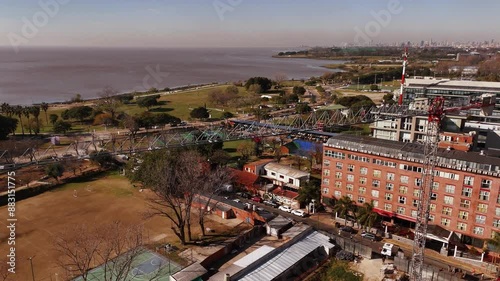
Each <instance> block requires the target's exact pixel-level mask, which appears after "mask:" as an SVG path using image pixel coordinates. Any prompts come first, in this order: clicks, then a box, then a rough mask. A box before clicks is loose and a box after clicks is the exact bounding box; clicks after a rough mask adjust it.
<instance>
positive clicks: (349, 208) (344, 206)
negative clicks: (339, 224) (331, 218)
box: [333, 196, 356, 225]
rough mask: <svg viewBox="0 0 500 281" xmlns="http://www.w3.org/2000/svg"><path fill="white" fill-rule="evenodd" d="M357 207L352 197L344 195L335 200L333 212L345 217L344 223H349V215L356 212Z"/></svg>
mask: <svg viewBox="0 0 500 281" xmlns="http://www.w3.org/2000/svg"><path fill="white" fill-rule="evenodd" d="M355 208H356V205H355V204H354V201H352V200H351V198H349V197H347V196H344V197H341V198H340V199H338V200H337V202H335V205H334V206H333V212H334V213H337V216H339V217H341V218H344V223H345V224H346V225H347V216H348V215H349V214H350V213H354V210H355Z"/></svg>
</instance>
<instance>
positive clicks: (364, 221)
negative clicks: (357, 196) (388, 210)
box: [358, 201, 379, 229]
mask: <svg viewBox="0 0 500 281" xmlns="http://www.w3.org/2000/svg"><path fill="white" fill-rule="evenodd" d="M374 208H375V206H374V205H373V201H371V202H370V203H368V202H365V203H364V204H363V206H362V207H361V208H358V221H359V223H360V224H361V225H362V226H364V227H366V228H368V229H369V228H371V227H372V226H373V225H374V224H375V223H376V222H377V221H378V219H379V216H378V214H377V213H376V212H375V211H374V210H373V209H374Z"/></svg>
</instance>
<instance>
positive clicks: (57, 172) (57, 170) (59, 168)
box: [45, 163, 64, 182]
mask: <svg viewBox="0 0 500 281" xmlns="http://www.w3.org/2000/svg"><path fill="white" fill-rule="evenodd" d="M63 173H64V167H63V165H61V163H53V164H50V165H48V166H47V168H45V174H47V176H49V177H51V178H54V179H55V180H56V181H57V182H59V177H61V176H62V175H63Z"/></svg>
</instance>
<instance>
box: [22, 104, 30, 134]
mask: <svg viewBox="0 0 500 281" xmlns="http://www.w3.org/2000/svg"><path fill="white" fill-rule="evenodd" d="M22 112H23V114H24V117H26V119H28V130H29V131H30V135H31V123H30V114H31V107H29V106H26V107H23V109H22Z"/></svg>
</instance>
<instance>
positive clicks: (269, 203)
mask: <svg viewBox="0 0 500 281" xmlns="http://www.w3.org/2000/svg"><path fill="white" fill-rule="evenodd" d="M262 203H264V204H266V205H267V206H271V207H273V208H278V207H279V205H278V203H276V202H274V201H271V200H265V201H264V202H262Z"/></svg>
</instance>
